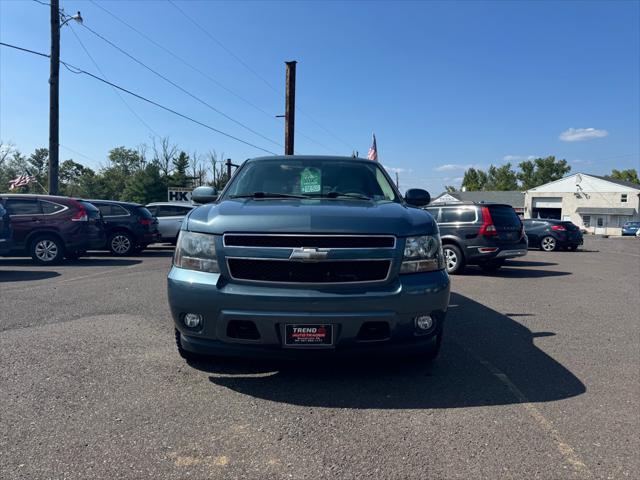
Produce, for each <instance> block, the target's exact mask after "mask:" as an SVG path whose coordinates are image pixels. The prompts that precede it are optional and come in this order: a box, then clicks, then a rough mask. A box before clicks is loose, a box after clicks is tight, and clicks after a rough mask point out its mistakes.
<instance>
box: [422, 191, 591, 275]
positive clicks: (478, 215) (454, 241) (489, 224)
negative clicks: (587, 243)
mask: <svg viewBox="0 0 640 480" xmlns="http://www.w3.org/2000/svg"><path fill="white" fill-rule="evenodd" d="M426 210H427V211H428V212H430V213H431V214H432V215H433V217H434V219H435V220H436V222H437V223H438V226H439V227H440V236H441V238H442V249H443V251H444V256H445V261H446V268H447V272H449V273H450V274H455V273H461V272H462V271H463V270H464V268H465V267H466V266H467V265H478V266H479V267H480V268H481V269H482V270H484V271H485V272H495V271H497V270H498V269H499V268H500V267H501V266H502V265H504V262H505V260H507V259H509V258H515V257H521V256H524V255H526V254H527V249H528V248H540V249H541V250H544V251H545V252H552V251H554V250H559V249H566V250H576V249H577V248H578V247H579V246H580V245H582V243H583V235H582V231H581V230H580V228H579V227H578V226H576V225H574V224H573V223H571V222H568V221H561V220H551V219H544V218H543V219H540V218H536V219H526V220H520V218H519V217H518V215H517V214H516V212H515V211H514V209H513V208H512V207H511V206H509V205H501V204H497V203H477V202H462V203H460V202H456V203H441V204H438V205H430V206H428V207H426Z"/></svg>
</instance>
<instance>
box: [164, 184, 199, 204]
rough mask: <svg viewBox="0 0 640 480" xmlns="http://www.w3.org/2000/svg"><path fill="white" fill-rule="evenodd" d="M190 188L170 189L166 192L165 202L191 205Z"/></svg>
mask: <svg viewBox="0 0 640 480" xmlns="http://www.w3.org/2000/svg"><path fill="white" fill-rule="evenodd" d="M192 191H193V189H192V188H179V187H170V188H169V189H168V191H167V197H168V198H167V200H168V201H170V202H182V203H191V192H192Z"/></svg>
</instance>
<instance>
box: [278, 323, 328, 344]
mask: <svg viewBox="0 0 640 480" xmlns="http://www.w3.org/2000/svg"><path fill="white" fill-rule="evenodd" d="M284 344H285V345H286V346H296V347H302V346H324V347H326V346H331V345H333V325H308V324H307V325H305V324H300V325H297V324H288V325H285V339H284Z"/></svg>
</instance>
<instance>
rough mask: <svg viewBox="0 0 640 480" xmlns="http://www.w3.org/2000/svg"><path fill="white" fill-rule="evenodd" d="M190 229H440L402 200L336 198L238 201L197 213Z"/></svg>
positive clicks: (413, 232) (396, 232)
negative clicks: (378, 201)
mask: <svg viewBox="0 0 640 480" xmlns="http://www.w3.org/2000/svg"><path fill="white" fill-rule="evenodd" d="M186 228H187V230H190V231H193V232H201V233H214V234H218V235H221V234H223V233H229V232H242V233H336V234H337V233H340V234H372V235H375V234H378V235H379V234H390V235H396V236H399V237H404V236H408V235H429V234H433V233H435V232H437V231H438V227H437V225H436V223H435V221H434V220H433V218H432V217H431V215H430V214H429V213H427V212H426V211H425V210H422V209H420V208H414V207H409V206H406V205H402V204H399V203H392V202H388V203H375V202H370V201H360V200H334V199H304V200H299V199H246V198H243V199H233V200H225V201H223V202H220V203H216V204H209V205H203V206H201V207H198V208H196V209H195V210H193V211H192V212H191V214H190V215H189V217H188V224H187V227H186Z"/></svg>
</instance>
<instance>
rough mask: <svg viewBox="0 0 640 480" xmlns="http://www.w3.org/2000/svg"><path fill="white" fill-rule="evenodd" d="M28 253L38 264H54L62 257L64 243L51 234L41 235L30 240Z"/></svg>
mask: <svg viewBox="0 0 640 480" xmlns="http://www.w3.org/2000/svg"><path fill="white" fill-rule="evenodd" d="M30 253H31V258H32V259H33V261H34V262H35V263H37V264H38V265H56V264H58V263H60V262H61V261H62V258H63V257H64V244H63V243H62V241H61V240H60V239H59V238H58V237H55V236H53V235H41V236H39V237H38V238H36V239H35V240H34V241H33V242H31V248H30Z"/></svg>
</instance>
